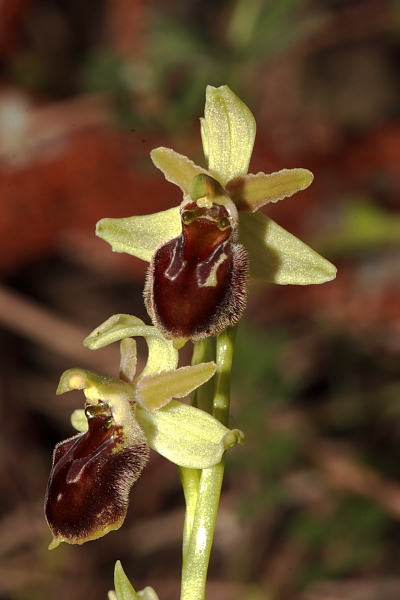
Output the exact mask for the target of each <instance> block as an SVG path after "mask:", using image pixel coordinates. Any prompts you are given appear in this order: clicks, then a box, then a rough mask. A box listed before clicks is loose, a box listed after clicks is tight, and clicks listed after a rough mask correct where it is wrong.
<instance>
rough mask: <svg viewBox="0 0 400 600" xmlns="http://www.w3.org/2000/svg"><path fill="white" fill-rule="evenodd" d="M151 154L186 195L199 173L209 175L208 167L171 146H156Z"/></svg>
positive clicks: (161, 168)
mask: <svg viewBox="0 0 400 600" xmlns="http://www.w3.org/2000/svg"><path fill="white" fill-rule="evenodd" d="M150 156H151V160H152V161H153V163H154V164H155V165H156V167H157V168H158V169H160V171H162V172H163V173H164V175H165V179H166V180H167V181H170V182H171V183H174V184H175V185H178V186H179V187H180V188H181V190H182V192H183V193H184V195H185V196H187V194H188V193H189V191H190V186H191V185H192V181H193V179H194V178H195V177H196V175H199V173H206V174H207V175H209V173H208V171H207V170H206V169H202V168H201V167H198V166H197V165H195V164H194V162H193V161H192V160H190V159H189V158H188V157H187V156H183V154H178V152H175V151H174V150H171V149H170V148H163V147H161V148H155V149H154V150H152V151H151V152H150ZM179 233H180V232H179Z"/></svg>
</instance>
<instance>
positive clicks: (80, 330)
mask: <svg viewBox="0 0 400 600" xmlns="http://www.w3.org/2000/svg"><path fill="white" fill-rule="evenodd" d="M399 58H400V3H399V2H398V1H397V0H391V1H389V0H319V1H317V0H314V1H312V0H310V1H306V0H270V1H268V0H229V1H228V0H225V1H220V2H212V1H211V0H205V1H203V2H198V1H196V2H195V1H193V0H186V1H183V0H171V1H170V2H168V3H165V2H162V1H161V0H158V1H157V0H148V1H144V0H96V1H95V0H85V2H80V1H79V0H3V1H2V2H1V3H0V236H1V240H2V252H1V253H0V273H1V276H2V280H3V285H2V287H1V288H0V339H1V346H0V351H1V363H0V364H1V366H0V373H1V380H0V394H1V405H0V406H1V409H0V410H1V421H0V422H1V426H0V428H1V438H0V448H1V453H0V472H1V478H0V486H1V493H0V515H1V520H0V556H1V561H0V600H25V599H26V600H36V599H37V600H41V599H53V598H57V600H72V599H74V600H98V599H99V598H106V594H107V591H108V590H109V589H111V588H112V586H113V584H112V573H113V567H114V563H115V561H116V560H117V559H121V561H122V563H123V566H124V568H125V570H126V573H127V574H128V576H129V577H130V579H131V581H132V583H133V584H134V585H135V587H136V589H141V588H142V587H144V586H145V585H152V586H153V587H154V588H155V589H156V591H157V592H158V594H159V596H160V600H172V599H175V598H177V597H178V590H179V575H180V560H181V559H180V552H181V550H180V536H181V528H182V523H183V498H182V493H181V491H180V484H179V479H178V475H177V473H176V471H175V468H174V466H173V465H170V464H168V463H167V462H166V461H165V460H164V459H162V458H161V457H159V456H155V455H153V456H152V458H151V461H150V463H149V466H148V467H147V468H146V469H145V471H144V472H143V475H142V476H141V478H140V480H139V481H138V482H137V483H136V484H135V486H134V488H133V490H132V492H131V504H130V509H129V515H128V518H127V521H126V523H125V524H124V526H123V527H122V528H121V529H120V530H119V531H118V532H113V533H111V534H110V535H108V536H106V537H105V538H103V539H101V540H98V541H96V542H89V543H88V544H86V545H84V546H82V547H78V546H76V547H72V546H71V547H69V546H66V545H64V546H63V545H62V546H60V547H59V548H58V549H56V550H54V551H52V552H48V551H47V546H48V544H49V542H50V533H49V531H48V529H47V526H46V524H45V522H44V517H43V509H42V504H43V496H44V490H45V486H46V480H47V476H48V472H49V469H50V464H51V453H52V449H53V447H54V445H55V443H56V442H58V441H60V440H62V439H65V438H66V437H68V436H70V435H72V434H73V431H72V428H71V426H70V424H69V415H70V413H71V412H72V410H74V409H75V408H76V407H79V406H80V405H81V403H82V397H81V395H79V394H78V393H76V395H74V394H75V393H73V394H71V397H65V398H64V397H61V398H60V397H56V396H55V389H56V386H57V383H58V379H59V377H60V375H61V373H62V372H63V371H64V370H65V369H67V368H69V367H74V366H82V367H86V368H93V369H95V370H99V371H104V372H107V373H109V374H116V372H117V363H118V359H117V353H116V351H115V352H114V351H113V350H115V349H107V350H101V351H98V352H96V353H90V351H85V350H83V349H82V348H81V341H82V339H83V338H84V337H85V335H87V333H88V332H89V331H90V330H92V329H93V328H94V327H95V326H97V325H98V324H100V323H101V322H102V321H104V320H105V319H106V318H108V317H109V316H110V315H111V314H114V313H131V314H135V315H136V316H138V317H141V318H143V319H146V320H147V319H148V317H147V315H146V314H145V310H144V307H143V304H142V287H143V277H144V273H145V267H146V265H144V263H141V262H140V261H138V260H136V259H134V258H132V257H128V256H124V255H116V254H112V253H111V251H110V249H109V246H108V245H107V244H105V243H104V242H102V241H101V240H99V239H97V238H95V236H94V226H95V223H96V221H97V220H98V219H100V218H102V217H120V216H130V215H133V214H145V213H150V212H154V211H155V210H163V209H165V208H169V207H171V206H173V205H176V204H177V202H179V201H180V198H179V190H178V189H177V188H175V186H172V185H170V184H168V183H167V182H166V181H165V180H164V179H163V177H162V175H161V174H160V173H159V172H157V170H156V169H155V168H154V167H153V165H152V163H151V161H150V159H149V151H150V150H151V149H152V148H154V147H156V146H159V145H165V146H167V147H172V148H174V149H175V150H176V151H178V152H181V153H183V154H187V155H188V156H189V157H190V158H192V159H193V160H194V161H195V162H197V163H199V164H203V163H202V152H201V144H200V135H199V123H198V118H199V117H200V116H201V115H202V114H203V107H204V99H205V86H206V85H207V84H211V85H215V86H219V85H223V84H228V85H229V86H230V87H231V88H232V89H233V91H234V92H235V93H236V94H237V95H238V96H239V97H241V98H242V99H243V100H244V101H245V102H246V103H247V104H248V106H249V107H250V108H251V110H252V112H253V113H254V115H255V117H256V120H257V126H258V130H257V131H258V133H257V140H256V145H255V151H254V156H253V159H252V164H251V171H252V172H258V171H264V172H272V171H277V170H279V169H282V168H291V167H304V168H308V169H310V170H311V171H313V173H314V176H315V180H314V183H313V185H312V186H311V187H310V188H309V189H308V190H306V191H305V192H301V193H300V194H297V195H296V196H294V197H292V198H289V199H286V200H285V201H284V202H282V203H278V204H276V205H273V206H271V205H269V206H268V207H266V209H265V212H267V213H268V215H270V216H271V217H272V218H274V219H276V220H277V221H278V222H279V224H281V225H282V226H284V227H286V228H287V229H289V230H290V231H291V232H293V233H294V234H296V235H298V236H299V237H301V238H302V239H303V240H304V241H306V242H307V243H309V244H310V245H311V246H313V247H314V248H315V249H316V250H318V251H319V252H321V253H322V254H323V255H324V256H326V258H328V259H329V260H331V261H332V262H334V263H335V264H337V266H338V277H337V279H336V280H335V281H333V282H330V283H328V284H325V285H323V286H315V287H314V286H310V287H304V288H302V287H280V288H278V286H272V285H271V286H268V287H267V286H261V285H258V284H256V283H255V282H250V296H249V306H248V309H247V311H246V313H245V318H244V320H243V322H242V323H241V325H240V328H239V333H238V341H237V350H236V355H235V374H234V381H233V384H234V385H233V400H232V405H233V408H232V426H233V427H239V428H240V429H243V430H244V431H245V433H246V438H247V443H246V446H244V447H240V448H236V449H235V450H233V451H231V452H230V453H229V456H228V460H227V477H226V483H225V487H224V492H223V496H222V499H221V511H220V518H219V521H218V525H217V531H216V537H215V546H214V549H213V554H212V560H211V565H210V583H209V589H208V596H207V598H208V599H209V600H214V599H215V600H225V599H226V600H228V599H229V600H236V599H237V600H339V599H340V600H398V598H399V597H400V576H399V566H400V467H399V462H400V461H399V459H400V244H399V241H400V168H399V165H400V66H399V65H400V61H399ZM144 351H145V349H144V346H143V347H142V348H141V352H142V354H143V360H144V359H145V355H144ZM189 351H190V349H189V348H187V349H186V350H185V352H186V353H185V352H184V353H183V354H184V356H183V360H186V361H188V360H189V359H190V356H189ZM68 396H69V395H68Z"/></svg>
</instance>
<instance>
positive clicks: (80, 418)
mask: <svg viewBox="0 0 400 600" xmlns="http://www.w3.org/2000/svg"><path fill="white" fill-rule="evenodd" d="M71 425H72V427H73V428H74V429H76V430H77V431H79V433H84V432H85V431H87V430H88V429H89V424H88V420H87V417H86V415H85V411H84V410H83V408H76V409H75V410H74V412H73V413H72V415H71Z"/></svg>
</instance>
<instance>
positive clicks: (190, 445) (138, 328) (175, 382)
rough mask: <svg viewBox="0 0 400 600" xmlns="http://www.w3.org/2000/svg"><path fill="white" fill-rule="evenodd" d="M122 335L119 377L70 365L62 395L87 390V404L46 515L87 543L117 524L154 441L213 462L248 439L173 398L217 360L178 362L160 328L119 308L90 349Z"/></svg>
mask: <svg viewBox="0 0 400 600" xmlns="http://www.w3.org/2000/svg"><path fill="white" fill-rule="evenodd" d="M137 335H143V336H144V337H145V338H146V341H147V343H148V346H149V359H148V361H147V365H146V367H145V369H144V370H143V372H142V373H141V374H140V375H139V376H138V377H135V369H136V345H135V342H134V340H133V339H131V336H137ZM118 340H122V342H121V372H120V378H119V379H117V378H113V377H108V376H105V375H100V374H98V373H95V372H93V371H86V370H83V369H69V370H68V371H66V372H65V373H64V374H63V375H62V377H61V380H60V384H59V386H58V389H57V394H62V393H64V392H67V391H70V390H73V389H80V390H83V391H84V394H85V397H86V402H85V409H84V410H77V411H75V412H74V413H73V415H72V423H73V425H74V426H75V428H76V429H78V431H79V433H78V434H77V435H75V436H74V437H72V438H69V439H67V440H66V441H64V442H61V443H59V444H58V445H57V446H56V448H55V451H54V455H53V465H52V470H51V474H50V478H49V483H48V487H47V493H46V502H45V514H46V519H47V522H48V524H49V527H50V529H51V531H52V533H53V541H52V543H51V544H50V548H55V547H56V546H58V545H59V544H60V542H63V541H64V542H68V543H70V544H83V543H84V542H86V541H89V540H93V539H96V538H98V537H101V536H103V535H105V534H106V533H108V532H109V531H112V530H114V529H118V528H119V527H120V526H121V525H122V523H123V521H124V519H125V516H126V512H127V507H128V495H129V491H130V488H131V486H132V485H133V483H134V482H135V481H136V480H137V479H138V477H139V475H140V473H141V471H142V470H143V468H144V466H145V464H146V462H147V460H148V456H149V448H153V449H155V450H156V451H158V452H159V453H160V454H162V455H163V456H165V457H166V458H168V459H169V460H171V461H173V462H175V463H176V464H177V465H179V466H182V467H188V468H192V469H207V468H209V467H211V466H213V465H215V464H217V463H218V462H219V461H220V460H221V458H222V455H223V453H224V451H225V450H226V449H227V448H229V447H231V446H233V445H235V444H236V443H237V442H242V441H243V434H242V433H241V432H240V431H238V430H232V431H231V430H229V429H228V428H227V427H225V426H224V425H222V424H221V423H220V422H219V421H217V420H216V419H215V418H214V417H212V416H211V415H209V414H208V413H206V412H204V411H202V410H199V409H197V408H194V407H192V406H188V405H186V404H183V403H181V402H177V401H175V400H172V398H182V397H184V396H186V395H187V394H189V393H190V392H191V391H193V390H194V389H196V388H197V387H198V386H200V385H202V384H203V383H205V382H206V381H208V380H209V379H210V378H211V377H212V376H213V375H214V373H215V369H216V365H215V363H213V362H209V363H201V364H198V365H194V366H190V367H182V368H180V369H177V368H176V367H177V351H176V349H175V348H174V346H173V344H172V342H170V341H167V340H165V339H164V338H163V337H162V336H161V335H160V333H159V331H158V330H157V329H156V328H154V327H150V326H146V325H145V324H144V323H143V322H142V321H141V320H140V319H137V318H136V317H131V316H129V315H115V316H114V317H111V318H110V319H108V320H107V321H106V322H105V323H104V324H103V325H101V326H100V327H99V328H97V329H96V330H95V331H94V332H93V333H92V334H91V335H90V336H88V338H87V339H86V340H85V344H86V345H87V346H88V347H90V348H100V347H102V346H104V345H107V344H109V343H111V342H113V341H118Z"/></svg>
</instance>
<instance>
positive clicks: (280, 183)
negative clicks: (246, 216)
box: [226, 169, 314, 212]
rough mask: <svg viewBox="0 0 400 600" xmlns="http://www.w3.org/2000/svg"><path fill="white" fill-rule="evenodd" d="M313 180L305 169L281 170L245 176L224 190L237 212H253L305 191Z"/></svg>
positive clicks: (236, 179)
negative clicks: (270, 203) (267, 173)
mask: <svg viewBox="0 0 400 600" xmlns="http://www.w3.org/2000/svg"><path fill="white" fill-rule="evenodd" d="M313 179H314V175H313V174H312V173H311V171H307V169H283V170H282V171H278V172H277V173H271V174H269V175H266V174H265V173H257V175H251V174H250V175H246V176H244V177H235V179H232V181H229V182H228V184H227V186H226V189H227V191H228V192H229V195H230V197H231V198H232V200H233V201H234V203H235V204H236V208H237V209H238V210H245V211H250V212H255V211H256V210H258V209H259V208H260V207H261V206H264V204H267V202H277V201H278V200H282V199H283V198H287V197H288V196H292V195H293V194H295V193H296V192H299V191H301V190H305V189H306V188H307V187H308V186H309V185H310V184H311V182H312V180H313Z"/></svg>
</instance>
